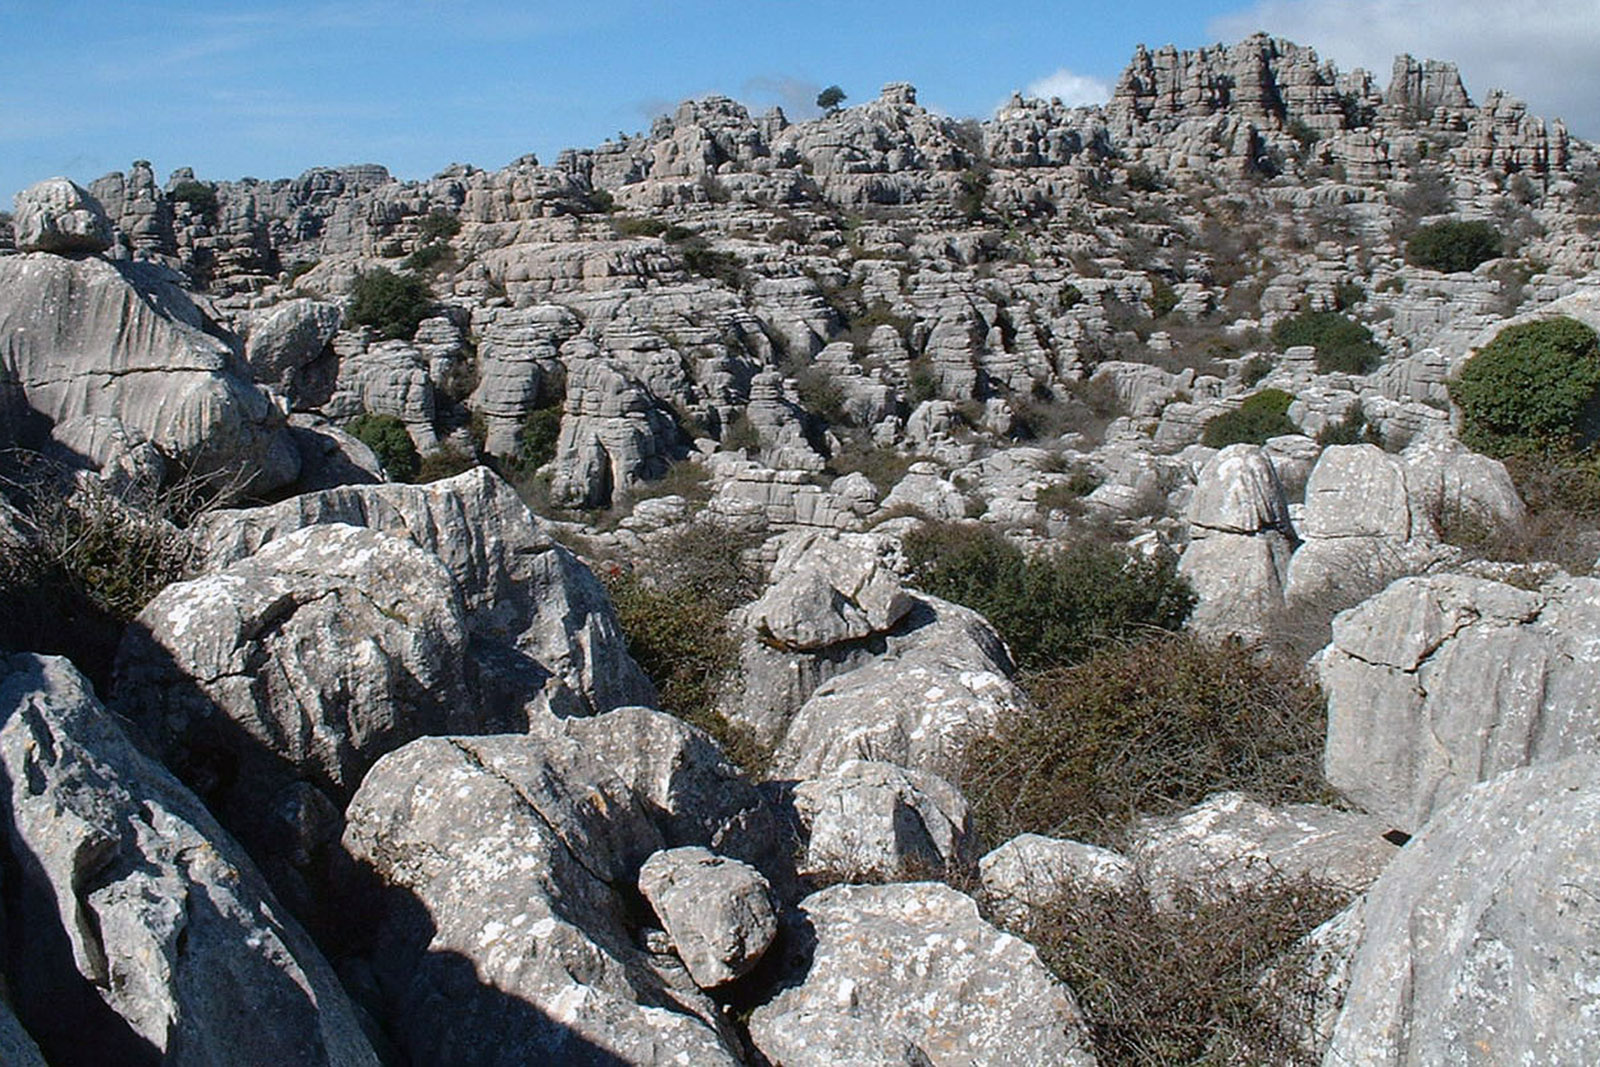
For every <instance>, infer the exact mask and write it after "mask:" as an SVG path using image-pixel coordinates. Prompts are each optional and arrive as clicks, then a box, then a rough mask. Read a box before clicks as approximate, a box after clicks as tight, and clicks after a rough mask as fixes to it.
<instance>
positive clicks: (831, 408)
mask: <svg viewBox="0 0 1600 1067" xmlns="http://www.w3.org/2000/svg"><path fill="white" fill-rule="evenodd" d="M795 392H796V393H798V394H799V397H800V406H801V407H803V408H805V409H806V410H807V411H809V412H811V414H813V415H815V416H817V417H818V418H819V419H821V420H822V421H824V422H826V423H829V424H830V425H834V426H838V425H842V424H843V423H844V422H846V421H847V412H846V411H845V408H844V390H843V389H841V388H839V383H838V382H836V381H834V380H833V375H831V374H829V373H828V372H827V371H826V370H824V369H823V368H821V367H807V368H806V369H805V370H803V371H801V372H800V374H799V376H798V377H797V378H796V379H795Z"/></svg>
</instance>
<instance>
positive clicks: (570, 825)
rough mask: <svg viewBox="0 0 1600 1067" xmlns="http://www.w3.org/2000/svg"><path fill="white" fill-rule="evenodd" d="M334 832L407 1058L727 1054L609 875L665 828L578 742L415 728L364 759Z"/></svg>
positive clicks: (707, 1012)
mask: <svg viewBox="0 0 1600 1067" xmlns="http://www.w3.org/2000/svg"><path fill="white" fill-rule="evenodd" d="M344 843H345V847H346V849H347V850H348V852H349V854H350V856H351V857H352V859H353V860H354V862H355V864H356V869H357V872H358V877H357V878H356V879H354V881H353V886H354V889H353V896H352V900H351V904H350V914H351V916H352V917H353V921H354V922H356V923H359V924H361V925H362V926H363V927H365V929H364V930H363V931H362V932H363V933H364V934H365V935H366V936H367V937H369V938H370V940H369V941H368V943H369V944H370V945H371V946H372V948H371V951H370V954H369V955H368V957H367V959H366V964H367V966H369V967H370V968H371V973H372V974H373V976H374V981H373V990H374V994H373V995H374V1002H373V1003H372V1005H371V1009H372V1010H373V1011H374V1013H375V1014H377V1015H378V1016H379V1017H380V1018H381V1019H383V1020H384V1021H385V1022H386V1024H387V1028H388V1032H389V1033H390V1034H391V1035H392V1036H393V1038H394V1040H395V1043H396V1045H397V1046H398V1047H399V1049H400V1051H401V1052H402V1053H403V1054H404V1055H405V1056H406V1057H407V1058H408V1061H409V1062H412V1063H463V1064H483V1065H501V1064H503V1065H506V1067H510V1065H512V1064H526V1063H563V1064H569V1063H570V1064H590V1065H594V1067H601V1065H604V1067H612V1065H615V1064H618V1063H628V1064H640V1065H655V1064H660V1065H663V1067H664V1065H666V1064H675V1063H694V1064H728V1065H730V1067H731V1065H732V1064H735V1063H737V1062H739V1061H738V1057H737V1056H735V1055H734V1053H733V1052H732V1051H730V1049H731V1047H732V1046H731V1045H730V1044H729V1040H730V1039H729V1038H728V1037H726V1036H725V1035H723V1034H722V1033H720V1032H719V1029H718V1025H719V1024H718V1018H719V1017H718V1013H717V1011H716V1009H715V1008H714V1006H713V1005H711V1004H710V1002H709V1001H707V1000H705V999H704V998H703V997H702V996H701V995H700V994H699V993H698V991H697V990H696V989H695V988H694V986H693V984H692V983H691V982H690V981H689V979H688V976H687V975H686V974H685V973H684V972H682V970H681V968H680V969H679V970H677V971H676V972H675V973H674V972H673V971H671V970H670V969H668V968H666V967H664V966H663V965H662V963H661V962H659V961H657V960H654V959H652V958H651V957H650V956H648V955H647V954H646V953H644V952H642V951H641V950H640V949H638V948H636V947H635V946H634V941H633V937H632V931H631V929H630V925H629V923H630V920H629V909H628V903H627V901H626V900H625V898H624V897H623V896H622V894H621V893H620V892H619V889H618V887H621V886H631V885H632V884H633V882H634V879H635V877H636V876H637V873H638V871H639V868H640V865H641V864H642V863H643V862H644V861H645V859H646V858H647V857H649V856H650V855H651V854H652V853H654V852H657V851H659V850H660V849H661V846H662V844H663V842H662V840H661V836H660V834H659V833H658V832H657V831H656V829H655V827H654V825H652V823H651V822H650V820H649V819H648V818H647V817H646V813H645V812H644V810H643V809H642V807H641V805H640V804H639V803H638V801H637V800H636V799H635V798H634V797H633V796H632V795H631V793H630V791H629V789H628V787H627V786H626V785H625V784H624V783H623V782H622V781H621V780H620V779H618V778H616V777H615V776H613V775H612V774H610V772H609V771H607V770H606V768H605V767H604V766H602V765H601V764H600V763H599V762H597V761H596V760H594V759H592V758H591V757H590V756H589V754H588V753H586V752H585V751H584V750H583V748H582V746H580V745H579V744H577V743H576V742H573V741H571V740H568V739H565V738H559V737H556V736H553V735H547V736H542V737H525V736H500V737H472V738H459V737H436V738H424V739H422V740H418V741H414V742H412V743H411V744H410V745H407V746H406V747H405V748H403V749H400V750H399V751H398V752H394V753H391V754H390V755H389V756H387V757H385V758H384V759H383V760H381V761H379V763H378V764H377V766H375V767H374V768H373V769H372V771H371V772H370V773H369V774H368V775H367V777H366V780H365V781H364V782H363V783H362V785H361V788H360V789H359V790H358V791H357V793H356V795H355V797H354V799H353V800H352V801H351V804H350V808H349V811H348V826H347V829H346V830H345V834H344Z"/></svg>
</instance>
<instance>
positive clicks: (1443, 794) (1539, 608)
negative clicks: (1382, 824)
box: [1319, 575, 1600, 832]
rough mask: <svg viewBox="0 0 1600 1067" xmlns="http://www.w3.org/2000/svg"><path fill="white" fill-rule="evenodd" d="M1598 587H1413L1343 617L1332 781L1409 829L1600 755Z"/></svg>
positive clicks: (1336, 663)
mask: <svg viewBox="0 0 1600 1067" xmlns="http://www.w3.org/2000/svg"><path fill="white" fill-rule="evenodd" d="M1596 655H1600V581H1596V580H1595V579H1592V578H1572V579H1566V580H1560V581H1555V582H1552V583H1550V584H1548V585H1546V586H1545V587H1543V588H1542V589H1540V590H1538V591H1536V592H1534V591H1529V590H1526V589H1519V588H1516V587H1514V586H1510V585H1505V584H1503V583H1500V582H1494V581H1489V580H1486V579H1482V578H1471V577H1467V576H1464V575H1438V576H1433V577H1427V578H1406V579H1403V580H1401V581H1398V582H1396V583H1394V584H1393V585H1391V586H1390V587H1389V588H1388V589H1385V590H1384V591H1383V592H1382V593H1380V594H1378V595H1377V596H1375V597H1373V598H1371V599H1370V600H1367V601H1365V602H1363V603H1362V604H1361V605H1360V606H1358V607H1356V608H1354V609H1352V610H1350V611H1347V612H1345V613H1343V614H1341V615H1340V616H1338V617H1337V618H1336V619H1335V620H1334V627H1333V643H1332V644H1331V645H1329V646H1328V648H1327V649H1326V650H1324V652H1323V654H1322V659H1321V665H1320V668H1319V670H1320V674H1321V677H1322V686H1323V689H1324V690H1325V691H1326V692H1327V694H1328V745H1327V749H1326V754H1325V769H1326V771H1327V775H1328V780H1329V782H1331V783H1332V784H1333V786H1334V787H1335V788H1336V789H1338V790H1339V791H1340V792H1341V793H1343V794H1344V795H1345V796H1347V797H1349V798H1350V799H1351V800H1353V801H1355V802H1356V803H1357V804H1360V805H1361V806H1362V807H1364V808H1366V809H1367V810H1368V811H1370V812H1372V813H1373V814H1374V815H1377V816H1379V817H1381V818H1384V819H1387V820H1389V821H1390V822H1391V823H1392V824H1393V825H1394V826H1395V827H1398V828H1399V829H1401V830H1405V831H1407V832H1415V831H1416V830H1418V829H1419V828H1421V827H1422V826H1423V825H1424V824H1425V823H1426V822H1427V821H1428V819H1429V818H1430V817H1431V816H1432V815H1433V813H1434V812H1436V811H1438V810H1439V809H1440V808H1441V807H1443V806H1444V805H1445V804H1447V803H1448V802H1449V801H1450V800H1451V799H1452V798H1454V797H1456V796H1458V795H1459V794H1460V793H1462V792H1463V791H1465V790H1466V789H1467V788H1468V787H1469V786H1471V785H1472V784H1473V783H1475V782H1479V781H1483V780H1485V779H1488V778H1491V777H1493V776H1495V775H1497V774H1500V773H1503V772H1505V771H1509V770H1512V769H1514V768H1517V767H1521V766H1525V765H1527V764H1531V763H1543V762H1548V761H1550V760H1555V759H1560V758H1562V757H1564V756H1569V755H1573V754H1575V753H1594V752H1600V719H1597V718H1596V715H1595V708H1596V707H1600V680H1597V679H1596V677H1595V674H1594V672H1593V671H1592V670H1591V669H1590V664H1591V663H1593V662H1594V659H1595V657H1596Z"/></svg>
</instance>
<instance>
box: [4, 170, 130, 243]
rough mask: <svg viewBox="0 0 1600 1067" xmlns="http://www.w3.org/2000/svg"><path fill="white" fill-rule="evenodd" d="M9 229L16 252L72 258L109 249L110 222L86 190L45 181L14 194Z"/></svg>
mask: <svg viewBox="0 0 1600 1067" xmlns="http://www.w3.org/2000/svg"><path fill="white" fill-rule="evenodd" d="M15 203H16V209H17V210H16V213H15V214H13V215H12V217H11V229H12V233H13V235H14V238H13V239H14V240H15V241H16V245H17V251H19V252H53V253H56V254H58V255H72V254H84V253H95V252H104V251H105V250H106V249H108V248H110V247H111V220H110V219H109V218H107V217H106V211H105V208H103V207H101V206H100V201H98V200H96V199H95V198H94V196H93V195H92V194H90V193H89V191H88V190H86V189H84V188H83V187H82V186H80V185H78V184H77V183H75V182H72V181H69V180H67V179H66V178H46V179H45V180H44V181H42V182H38V183H37V184H35V185H30V186H28V188H26V189H24V190H23V191H22V192H20V193H18V194H17V195H16V200H15Z"/></svg>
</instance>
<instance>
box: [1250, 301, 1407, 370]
mask: <svg viewBox="0 0 1600 1067" xmlns="http://www.w3.org/2000/svg"><path fill="white" fill-rule="evenodd" d="M1272 343H1273V344H1275V345H1277V347H1278V350H1279V351H1284V350H1286V349H1289V348H1292V347H1294V346H1295V345H1311V346H1312V347H1313V348H1315V349H1316V350H1317V372H1318V373H1320V374H1333V373H1336V372H1337V373H1343V374H1370V373H1372V372H1373V371H1374V370H1376V369H1377V367H1378V363H1379V361H1380V360H1381V358H1382V356H1383V349H1382V348H1380V347H1379V346H1378V343H1377V342H1376V341H1374V340H1373V339H1372V331H1371V330H1369V329H1367V328H1366V327H1365V326H1363V325H1361V324H1360V323H1359V322H1354V321H1352V320H1350V319H1347V318H1345V317H1344V316H1343V315H1341V314H1339V313H1338V312H1337V311H1303V312H1301V313H1300V314H1298V315H1295V316H1292V317H1291V318H1287V319H1279V320H1278V324H1277V325H1276V326H1274V327H1273V328H1272Z"/></svg>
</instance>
